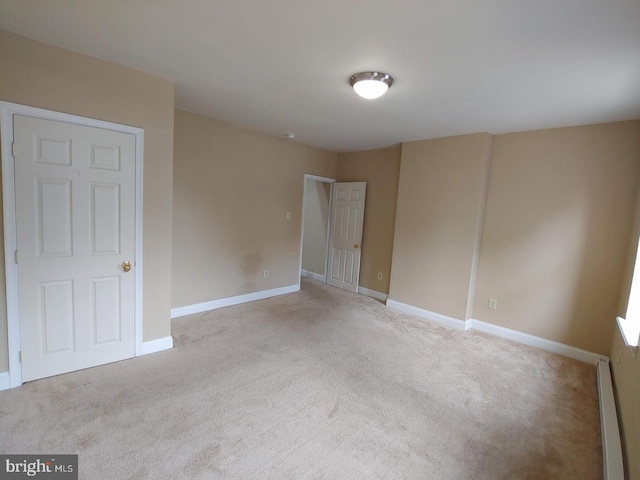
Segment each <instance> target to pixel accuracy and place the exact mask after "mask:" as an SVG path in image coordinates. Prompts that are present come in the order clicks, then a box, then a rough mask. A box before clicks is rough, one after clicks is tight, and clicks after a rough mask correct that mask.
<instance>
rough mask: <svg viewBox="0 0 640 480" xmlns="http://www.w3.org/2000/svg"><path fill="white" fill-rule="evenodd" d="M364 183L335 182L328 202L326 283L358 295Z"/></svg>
mask: <svg viewBox="0 0 640 480" xmlns="http://www.w3.org/2000/svg"><path fill="white" fill-rule="evenodd" d="M366 189H367V183H366V182H336V183H334V184H333V194H332V201H331V227H330V228H331V229H330V233H329V261H328V266H329V270H328V275H327V283H328V284H329V285H333V286H335V287H339V288H343V289H345V290H349V291H351V292H355V293H357V292H358V280H359V278H360V257H361V248H362V227H363V225H364V197H365V193H366Z"/></svg>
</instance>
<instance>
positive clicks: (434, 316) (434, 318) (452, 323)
mask: <svg viewBox="0 0 640 480" xmlns="http://www.w3.org/2000/svg"><path fill="white" fill-rule="evenodd" d="M387 307H389V308H392V309H393V310H398V311H400V312H403V313H408V314H410V315H415V316H416V317H420V318H424V319H426V320H429V321H430V322H433V323H437V324H439V325H444V326H445V327H449V328H453V329H454V330H461V331H464V330H466V329H467V328H466V324H465V321H464V320H460V319H457V318H453V317H448V316H447V315H442V314H441V313H436V312H432V311H430V310H425V309H424V308H420V307H414V306H413V305H408V304H406V303H402V302H398V301H396V300H392V299H388V300H387Z"/></svg>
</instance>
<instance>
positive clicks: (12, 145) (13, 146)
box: [11, 142, 16, 157]
mask: <svg viewBox="0 0 640 480" xmlns="http://www.w3.org/2000/svg"><path fill="white" fill-rule="evenodd" d="M11 155H13V156H14V157H15V156H16V142H12V143H11Z"/></svg>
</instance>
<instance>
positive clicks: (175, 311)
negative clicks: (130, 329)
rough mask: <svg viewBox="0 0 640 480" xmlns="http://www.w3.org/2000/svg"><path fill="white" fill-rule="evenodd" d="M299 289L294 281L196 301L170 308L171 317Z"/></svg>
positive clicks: (206, 310) (261, 298)
mask: <svg viewBox="0 0 640 480" xmlns="http://www.w3.org/2000/svg"><path fill="white" fill-rule="evenodd" d="M299 290H300V285H298V284H297V283H296V284H295V285H288V286H286V287H279V288H272V289H270V290H260V291H259V292H253V293H246V294H244V295H237V296H235V297H228V298H221V299H219V300H212V301H210V302H204V303H196V304H194V305H187V306H184V307H177V308H172V309H171V318H178V317H184V316H186V315H193V314H195V313H202V312H208V311H209V310H216V309H218V308H223V307H230V306H232V305H239V304H241V303H247V302H253V301H255V300H263V299H265V298H270V297H275V296H278V295H284V294H287V293H293V292H297V291H299Z"/></svg>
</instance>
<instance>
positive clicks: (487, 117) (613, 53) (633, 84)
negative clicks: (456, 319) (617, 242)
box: [0, 0, 640, 151]
mask: <svg viewBox="0 0 640 480" xmlns="http://www.w3.org/2000/svg"><path fill="white" fill-rule="evenodd" d="M0 28H3V29H6V30H10V31H12V32H16V33H19V34H21V35H25V36H27V37H31V38H34V39H37V40H40V41H43V42H45V43H49V44H52V45H57V46H60V47H63V48H67V49H70V50H74V51H77V52H81V53H85V54H88V55H92V56H95V57H100V58H104V59H107V60H111V61H114V62H117V63H120V64H123V65H127V66H130V67H133V68H136V69H139V70H142V71H145V72H149V73H152V74H155V75H158V76H161V77H164V78H167V79H170V80H173V81H175V82H176V106H177V107H179V108H183V109H186V110H190V111H193V112H197V113H201V114H204V115H208V116H211V117H214V118H219V119H222V120H226V121H228V122H231V123H234V124H236V125H241V126H245V127H249V128H253V129H257V130H261V131H264V132H267V133H271V134H274V135H283V134H285V133H287V132H294V133H295V134H296V141H301V142H303V143H308V144H310V145H315V146H318V147H321V148H324V149H327V150H332V151H352V150H364V149H372V148H379V147H384V146H389V145H393V144H397V143H399V142H405V141H411V140H420V139H426V138H435V137H442V136H449V135H457V134H465V133H472V132H481V131H488V132H491V133H504V132H513V131H520V130H531V129H538V128H550V127H558V126H567V125H578V124H588V123H598V122H609V121H615V120H627V119H633V118H640V0H486V1H483V2H480V1H477V0H395V1H393V0H388V1H382V0H111V1H105V0H28V1H25V0H0ZM368 70H379V71H383V72H385V73H390V74H391V75H392V76H393V77H394V78H395V84H394V85H393V87H392V88H391V89H390V90H389V92H388V93H387V94H386V95H385V96H383V97H382V98H380V99H378V100H364V99H361V98H359V97H357V96H356V95H355V93H354V92H353V91H352V89H351V87H350V86H349V84H348V78H349V76H350V75H351V74H353V73H356V72H360V71H368Z"/></svg>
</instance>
